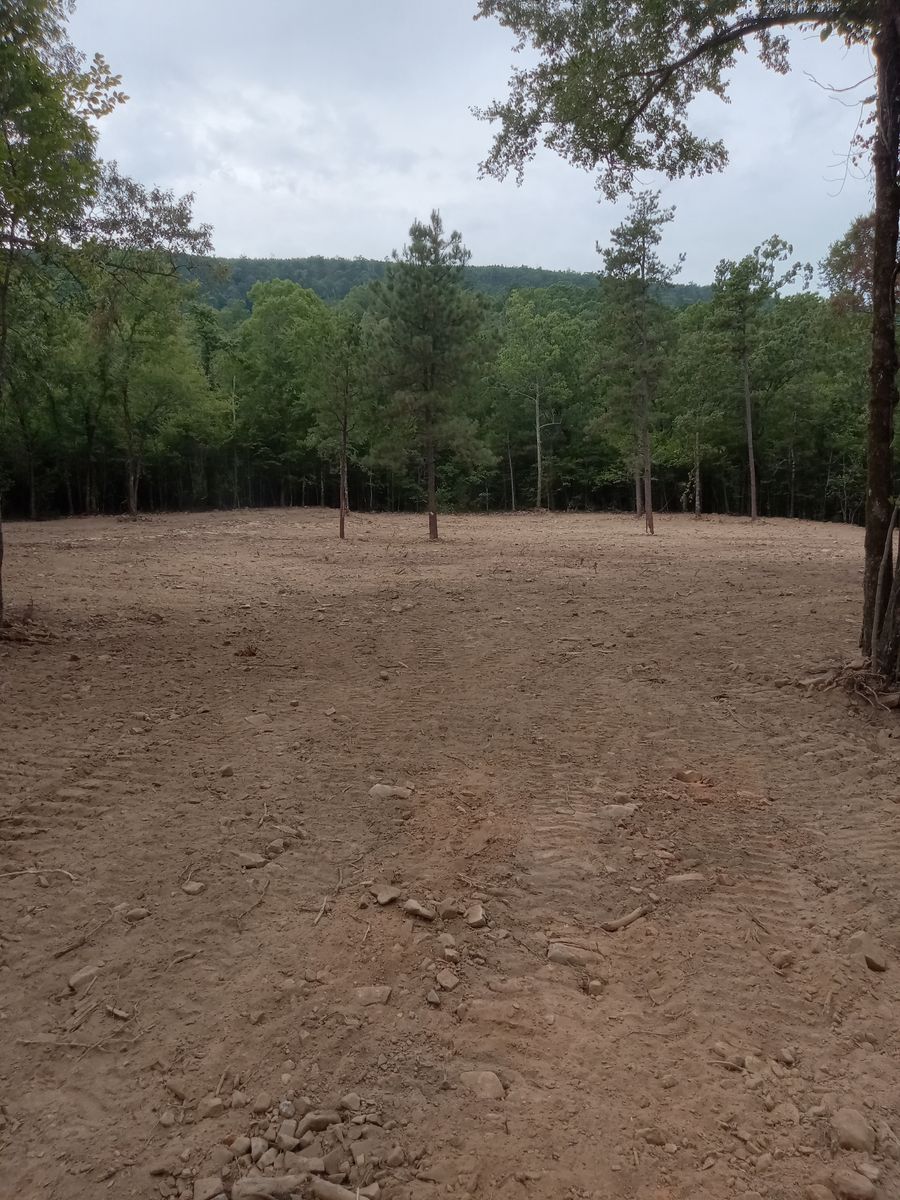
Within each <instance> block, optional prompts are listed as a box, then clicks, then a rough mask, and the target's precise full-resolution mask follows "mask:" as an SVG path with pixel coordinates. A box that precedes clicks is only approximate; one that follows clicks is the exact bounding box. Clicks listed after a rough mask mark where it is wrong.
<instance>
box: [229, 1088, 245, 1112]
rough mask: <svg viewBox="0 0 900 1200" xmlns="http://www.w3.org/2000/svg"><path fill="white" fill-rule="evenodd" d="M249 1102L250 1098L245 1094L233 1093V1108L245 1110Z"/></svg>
mask: <svg viewBox="0 0 900 1200" xmlns="http://www.w3.org/2000/svg"><path fill="white" fill-rule="evenodd" d="M248 1100H249V1096H247V1094H246V1093H245V1092H238V1091H234V1092H232V1093H231V1107H232V1108H245V1107H246V1105H247V1101H248Z"/></svg>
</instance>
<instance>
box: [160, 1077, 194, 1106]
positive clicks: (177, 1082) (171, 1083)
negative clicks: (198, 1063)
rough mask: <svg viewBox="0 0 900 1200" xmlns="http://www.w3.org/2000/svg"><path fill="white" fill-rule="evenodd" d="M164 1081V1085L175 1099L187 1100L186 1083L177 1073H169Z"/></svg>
mask: <svg viewBox="0 0 900 1200" xmlns="http://www.w3.org/2000/svg"><path fill="white" fill-rule="evenodd" d="M165 1082H166V1087H167V1088H168V1089H169V1091H170V1092H171V1093H172V1095H173V1096H174V1097H175V1099H176V1100H187V1098H188V1095H189V1091H188V1085H187V1083H186V1082H185V1081H184V1080H183V1079H181V1078H179V1076H177V1075H169V1076H168V1078H167V1079H166V1081H165Z"/></svg>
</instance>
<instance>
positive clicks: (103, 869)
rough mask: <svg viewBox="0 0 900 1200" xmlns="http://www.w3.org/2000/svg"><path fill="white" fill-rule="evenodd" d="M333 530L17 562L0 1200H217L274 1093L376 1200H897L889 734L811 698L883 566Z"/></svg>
mask: <svg viewBox="0 0 900 1200" xmlns="http://www.w3.org/2000/svg"><path fill="white" fill-rule="evenodd" d="M350 532H351V536H350V540H348V541H347V542H346V543H345V544H343V545H341V544H340V543H338V541H337V539H336V518H335V517H334V515H333V514H326V513H320V512H308V511H307V512H299V511H278V512H246V513H240V514H225V513H219V514H210V515H204V516H167V517H155V518H153V519H150V520H146V521H140V522H138V523H136V524H128V523H122V522H118V521H114V520H81V521H65V522H59V523H55V524H48V525H42V526H30V525H14V526H12V527H11V528H10V530H9V539H8V540H9V562H8V567H9V584H10V588H11V590H12V591H14V593H15V597H14V598H15V601H16V604H17V607H19V608H21V606H22V605H23V604H25V603H27V602H28V600H29V599H30V598H32V597H33V599H34V605H35V611H34V618H35V624H34V625H32V626H30V627H29V628H30V629H31V630H32V635H33V640H32V641H30V642H17V641H9V640H7V641H5V642H2V643H0V689H2V691H0V700H2V710H0V711H2V722H0V791H2V803H0V968H2V969H0V1195H2V1196H3V1197H10V1198H12V1197H16V1198H17V1200H30V1198H32V1197H35V1198H38V1197H39V1198H41V1200H88V1198H90V1200H93V1198H95V1197H101V1196H106V1195H112V1196H115V1197H141V1198H144V1197H146V1198H150V1197H158V1196H179V1195H181V1196H186V1197H193V1196H194V1195H196V1196H198V1197H204V1198H205V1197H207V1196H209V1195H215V1194H216V1186H217V1185H216V1183H215V1179H216V1177H217V1176H219V1175H220V1174H221V1175H222V1188H224V1190H225V1191H226V1193H227V1192H230V1191H231V1190H232V1185H233V1183H234V1181H235V1180H236V1179H237V1178H239V1177H243V1176H246V1174H247V1170H248V1165H249V1160H248V1159H246V1158H243V1159H241V1160H239V1161H233V1162H231V1163H230V1164H229V1163H228V1162H227V1161H226V1160H228V1158H229V1157H230V1155H231V1150H230V1149H229V1148H228V1146H229V1144H230V1142H231V1141H232V1140H233V1139H234V1138H235V1137H237V1136H244V1135H247V1136H250V1135H254V1136H256V1135H265V1133H266V1131H267V1129H268V1130H269V1133H270V1136H271V1135H272V1134H273V1132H274V1131H273V1130H272V1129H271V1128H270V1127H271V1126H272V1125H273V1123H274V1125H275V1128H276V1129H277V1128H278V1126H279V1123H280V1120H281V1118H280V1117H278V1119H276V1120H275V1121H274V1122H273V1119H272V1117H271V1116H269V1115H266V1114H254V1113H253V1111H252V1101H253V1099H254V1098H256V1097H257V1096H258V1095H259V1094H260V1093H265V1094H267V1097H268V1099H269V1101H270V1103H271V1104H274V1105H277V1104H278V1103H279V1102H280V1101H282V1100H287V1101H288V1102H289V1104H293V1105H294V1108H295V1110H296V1112H297V1114H298V1115H299V1114H302V1113H303V1112H304V1111H305V1109H306V1106H307V1104H311V1105H313V1106H314V1107H315V1108H317V1109H319V1108H334V1107H335V1105H336V1104H337V1103H338V1101H339V1100H340V1098H341V1097H342V1096H344V1095H345V1094H346V1093H356V1094H357V1095H358V1097H359V1114H360V1115H357V1116H356V1117H355V1123H354V1113H355V1109H356V1098H355V1097H353V1096H351V1097H349V1099H348V1105H349V1108H348V1111H347V1112H346V1113H345V1114H344V1120H343V1123H342V1124H341V1125H332V1126H331V1128H330V1129H329V1130H326V1131H324V1132H321V1133H316V1132H314V1133H313V1134H312V1137H311V1138H310V1137H307V1138H306V1139H304V1141H305V1142H309V1141H312V1145H311V1146H309V1147H307V1148H306V1149H305V1152H304V1153H305V1156H309V1155H313V1156H315V1155H322V1156H323V1157H324V1156H325V1155H326V1154H329V1153H330V1152H332V1151H334V1150H337V1154H333V1153H332V1154H331V1157H330V1158H329V1163H328V1165H329V1168H334V1169H333V1172H332V1173H333V1174H334V1175H335V1176H340V1175H342V1174H343V1171H342V1169H341V1167H340V1166H339V1160H345V1161H346V1162H349V1163H350V1165H351V1168H352V1170H351V1171H350V1172H349V1173H348V1174H347V1176H346V1184H347V1186H348V1187H349V1188H350V1189H351V1191H352V1192H353V1193H354V1195H355V1193H356V1188H357V1186H360V1187H362V1186H366V1185H368V1184H370V1183H371V1182H372V1181H373V1179H374V1180H377V1181H378V1182H379V1183H380V1188H381V1194H382V1196H384V1197H385V1198H386V1200H393V1198H397V1200H429V1198H430V1197H432V1196H434V1197H436V1196H445V1195H458V1196H465V1195H466V1194H470V1195H473V1196H477V1197H486V1198H490V1200H493V1198H496V1200H501V1198H503V1200H551V1198H552V1200H558V1198H560V1197H574V1198H589V1197H594V1198H597V1200H602V1198H605V1197H633V1198H635V1200H637V1198H639V1200H676V1198H677V1200H688V1198H690V1200H704V1198H706V1200H731V1198H732V1197H737V1198H741V1197H766V1198H771V1200H788V1198H791V1200H795V1198H797V1197H802V1196H804V1195H807V1194H808V1195H810V1196H814V1197H822V1198H824V1197H827V1196H829V1195H831V1193H832V1192H834V1194H846V1195H860V1196H865V1195H870V1194H871V1195H876V1196H878V1197H879V1198H881V1200H890V1198H891V1197H897V1196H898V1195H900V1162H898V1155H900V1143H898V1141H897V1136H898V1135H900V1085H898V1066H897V1064H898V1061H900V1057H898V1055H900V877H898V850H900V805H898V803H897V801H898V798H900V788H898V760H900V740H898V734H900V724H898V721H900V718H898V717H897V715H896V714H891V713H886V712H881V711H876V710H874V709H871V708H867V707H864V706H861V705H859V704H858V703H857V702H854V701H852V700H850V699H849V698H848V697H847V696H846V695H845V694H844V693H842V692H839V691H832V692H825V693H823V692H812V693H811V694H807V693H806V691H805V690H804V689H803V688H800V687H798V686H796V683H795V682H793V681H796V680H797V679H798V678H802V677H804V676H807V675H809V674H810V672H811V671H812V670H814V669H815V667H816V666H817V665H818V664H820V663H822V662H824V661H828V660H829V659H837V658H840V657H841V656H844V657H845V658H848V659H849V658H852V657H853V656H854V654H855V642H856V631H857V617H858V607H859V591H860V575H861V571H860V567H861V557H862V540H861V533H860V531H859V530H856V529H847V528H841V527H837V526H825V525H813V524H801V523H788V522H765V523H761V524H760V525H759V526H757V527H751V526H750V525H749V524H748V523H746V522H743V521H737V520H727V519H715V518H713V519H709V520H705V521H702V522H700V523H699V524H698V523H695V522H693V521H690V520H688V519H675V518H670V519H661V520H660V521H659V524H658V534H657V536H656V538H655V539H649V538H647V537H645V536H644V535H643V534H642V532H641V530H640V527H639V526H638V525H637V523H635V522H634V521H633V520H631V519H629V518H627V517H606V516H547V515H544V516H533V517H532V516H521V517H494V518H479V517H465V518H455V519H443V521H442V534H443V540H442V541H441V542H440V543H439V544H437V545H429V544H428V542H427V541H426V540H425V524H424V519H422V518H415V517H378V518H374V517H373V518H370V517H361V516H355V517H353V519H352V521H351V526H350ZM679 773H681V774H682V775H683V778H681V779H679V777H678V776H679ZM685 773H687V774H685ZM691 773H695V774H691ZM696 778H702V781H703V782H685V780H688V781H689V780H692V779H696ZM379 782H381V783H386V784H390V785H404V786H408V787H409V788H411V789H413V791H412V794H411V797H410V798H409V799H404V798H403V797H402V796H401V797H391V798H388V799H373V798H371V797H370V796H369V794H368V793H369V789H370V788H371V787H372V785H373V784H375V783H379ZM631 804H633V805H636V808H634V810H633V811H631V810H629V809H628V808H621V807H619V808H611V807H610V806H613V805H616V806H621V805H631ZM241 855H259V856H262V857H263V858H269V859H270V861H269V862H268V864H267V865H260V866H255V867H254V866H250V865H247V864H249V863H252V862H254V861H255V860H253V859H242V858H241V857H240V856H241ZM23 872H29V873H23ZM33 872H37V873H33ZM66 872H67V873H68V874H67V873H66ZM185 883H200V884H202V885H203V889H202V891H198V893H197V894H190V891H191V890H193V889H190V888H189V889H188V891H185V890H184V887H183V885H184V884H185ZM379 883H381V884H386V883H393V884H395V885H396V887H397V888H398V889H399V891H400V897H399V902H397V903H392V904H388V905H385V906H380V905H379V904H378V903H377V902H376V901H375V899H374V897H373V896H372V894H371V891H370V886H371V885H372V884H379ZM410 898H412V899H415V900H417V901H419V902H420V903H421V904H422V905H424V906H430V907H431V908H433V909H436V910H437V913H438V915H437V917H436V919H435V920H434V921H432V922H428V921H427V920H423V919H421V918H418V917H411V916H409V915H407V914H406V913H404V911H403V907H402V906H403V904H404V902H405V901H407V900H408V899H410ZM479 901H480V902H481V903H482V904H483V908H484V913H485V916H486V920H487V924H486V925H485V926H484V927H483V928H470V927H469V925H468V924H467V922H466V920H465V918H464V917H463V916H461V915H459V914H458V912H457V911H456V909H457V907H458V908H459V909H461V910H465V909H467V908H469V906H471V905H472V904H474V903H477V902H479ZM644 907H645V908H646V912H645V913H644V914H643V915H642V916H640V917H639V918H638V919H636V920H635V921H634V922H633V923H632V924H630V925H629V926H628V927H627V928H624V929H622V930H621V931H619V932H608V931H606V930H604V929H603V928H602V926H603V924H604V923H607V922H609V921H610V920H612V919H616V918H619V917H622V916H624V915H626V914H628V913H631V912H633V910H634V909H636V908H644ZM858 931H867V932H868V933H870V934H871V935H872V937H873V939H874V940H875V942H876V943H877V944H878V946H880V947H881V950H883V952H884V954H885V956H886V960H887V969H886V970H885V971H883V972H881V971H874V970H872V969H870V968H869V967H867V966H866V964H865V962H864V961H863V960H862V958H861V957H860V955H859V954H858V953H857V952H855V951H854V948H853V944H852V943H851V938H852V935H853V934H854V933H857V932H858ZM441 935H443V936H441ZM447 935H450V938H448V937H447ZM451 939H453V940H455V945H448V944H447V943H448V942H449V941H450V940H451ZM79 943H81V944H79ZM448 950H449V952H450V954H449V958H448V957H447V954H446V952H447V951H448ZM879 953H880V951H879ZM454 957H457V958H458V961H457V962H454V961H452V960H453V959H454ZM566 957H568V958H569V959H570V960H571V961H570V962H569V963H566V962H562V963H561V962H555V961H551V959H554V958H566ZM83 968H91V969H94V968H95V969H96V974H94V973H93V970H88V971H87V972H85V973H84V974H83V975H82V976H81V978H80V980H79V979H78V978H76V979H75V980H74V982H73V985H70V984H69V982H68V981H69V980H70V978H71V977H72V976H73V975H75V974H76V973H77V972H81V971H82V969H83ZM442 971H450V972H452V975H451V976H442V982H443V983H444V984H446V985H447V987H442V986H441V984H439V983H438V982H437V981H436V976H437V974H438V973H439V972H442ZM453 976H455V978H456V979H457V980H458V984H454V983H453ZM592 981H593V986H590V987H589V984H591V982H592ZM372 985H387V986H389V987H390V988H391V989H392V990H391V993H390V997H389V999H388V1001H387V1003H384V1004H372V1005H367V1004H364V1003H363V1000H365V999H368V998H369V997H368V996H367V994H365V993H362V994H361V993H359V992H358V991H357V989H359V988H363V987H368V986H372ZM448 989H449V990H448ZM429 993H434V994H433V995H432V996H431V998H430V1000H431V1002H429V999H428V998H427V997H428V994H429ZM593 993H595V994H593ZM435 999H439V1001H440V1003H439V1004H435V1003H434V1001H435ZM469 1072H493V1073H494V1075H495V1076H496V1077H497V1079H499V1081H500V1083H501V1084H502V1088H500V1090H499V1092H498V1090H497V1084H496V1081H494V1080H493V1079H491V1078H490V1077H487V1076H476V1077H474V1079H473V1077H472V1076H471V1075H469V1074H468V1073H469ZM473 1089H474V1090H473ZM491 1090H493V1091H494V1093H495V1095H494V1096H493V1097H492V1098H491V1097H488V1096H485V1095H482V1094H480V1093H481V1092H482V1091H487V1092H490V1091H491ZM217 1091H218V1093H219V1096H220V1099H222V1101H223V1102H224V1109H223V1111H221V1112H220V1111H218V1109H219V1107H220V1106H218V1105H216V1104H215V1103H213V1102H210V1101H209V1097H211V1096H214V1095H215V1094H216V1092H217ZM234 1091H237V1092H238V1093H243V1095H244V1097H246V1098H248V1099H249V1101H250V1103H248V1104H247V1105H246V1106H244V1105H243V1103H242V1096H241V1095H240V1094H239V1095H238V1096H237V1097H236V1098H235V1106H234V1107H232V1106H231V1103H230V1102H231V1097H232V1093H233V1092H234ZM204 1101H205V1102H204ZM264 1102H265V1097H264V1098H263V1104H264ZM842 1106H851V1107H852V1108H854V1109H856V1110H858V1111H859V1113H861V1114H862V1117H863V1118H864V1120H863V1126H864V1128H863V1130H862V1132H861V1134H860V1135H859V1137H858V1138H857V1140H858V1141H859V1142H860V1144H861V1145H863V1146H865V1144H866V1143H868V1148H863V1149H858V1150H853V1149H842V1148H841V1147H840V1146H839V1145H838V1144H837V1140H836V1135H835V1131H834V1128H833V1122H832V1116H833V1114H834V1113H835V1111H836V1110H838V1109H840V1108H841V1107H842ZM285 1111H287V1112H289V1111H290V1108H289V1107H288V1108H287V1109H286V1110H285ZM207 1112H210V1113H211V1114H212V1115H208V1116H207V1115H205V1114H206V1113H207ZM364 1114H369V1116H368V1117H365V1116H364ZM873 1138H874V1141H873ZM355 1139H358V1140H355ZM850 1140H853V1139H852V1138H851V1139H850ZM238 1145H239V1147H240V1143H239V1144H238ZM361 1147H362V1149H361ZM398 1147H399V1150H398V1149H397V1148H398ZM302 1148H303V1147H302V1146H301V1148H300V1149H302ZM275 1150H276V1152H278V1147H276V1148H275ZM272 1157H274V1156H273V1155H270V1156H269V1158H270V1159H271V1158H272ZM292 1161H293V1160H291V1159H290V1157H288V1159H287V1160H286V1161H285V1159H284V1157H283V1155H282V1157H281V1158H279V1159H278V1162H277V1163H276V1164H274V1165H273V1167H272V1168H271V1170H273V1171H278V1170H281V1171H282V1172H283V1171H284V1170H287V1169H288V1167H289V1166H290V1164H291V1162H292ZM386 1162H390V1164H391V1165H385V1164H386ZM151 1168H156V1169H158V1170H160V1171H162V1174H158V1175H151V1174H150V1169H151ZM842 1170H845V1171H846V1170H851V1171H854V1172H856V1175H855V1177H849V1178H847V1177H843V1182H842V1176H841V1175H840V1172H841V1171H842ZM860 1170H861V1171H862V1174H859V1172H860ZM195 1177H196V1179H195ZM210 1178H212V1180H213V1182H212V1183H209V1182H207V1181H208V1180H209V1179H210ZM197 1180H199V1182H197ZM872 1180H874V1184H873V1183H872V1182H870V1181H872ZM816 1184H818V1185H819V1187H820V1188H826V1187H827V1188H829V1189H830V1190H828V1191H826V1190H821V1191H819V1192H818V1193H817V1192H816V1191H815V1190H812V1191H809V1192H808V1191H807V1189H809V1188H810V1187H814V1185H816ZM854 1188H855V1189H856V1190H853V1189H854ZM842 1189H843V1191H842ZM867 1189H871V1190H867ZM219 1190H222V1189H221V1188H220V1189H219ZM301 1190H302V1189H301ZM235 1191H236V1194H237V1193H238V1192H239V1191H240V1188H237V1189H235ZM261 1194H263V1195H264V1194H265V1193H264V1192H263V1193H261ZM304 1194H305V1192H304Z"/></svg>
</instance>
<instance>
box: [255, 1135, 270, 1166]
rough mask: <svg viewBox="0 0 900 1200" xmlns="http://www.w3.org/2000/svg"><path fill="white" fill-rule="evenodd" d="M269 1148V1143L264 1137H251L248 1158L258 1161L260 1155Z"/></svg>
mask: <svg viewBox="0 0 900 1200" xmlns="http://www.w3.org/2000/svg"><path fill="white" fill-rule="evenodd" d="M268 1148H269V1143H268V1142H267V1141H266V1139H265V1138H261V1137H252V1138H251V1139H250V1159H251V1161H252V1162H259V1160H260V1159H261V1158H262V1156H263V1155H264V1154H265V1152H266V1151H267V1150H268Z"/></svg>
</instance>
